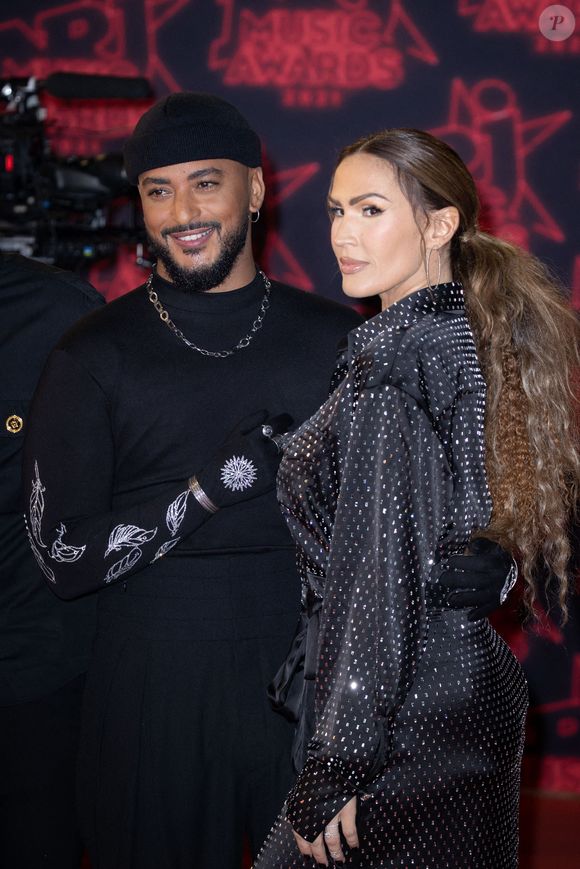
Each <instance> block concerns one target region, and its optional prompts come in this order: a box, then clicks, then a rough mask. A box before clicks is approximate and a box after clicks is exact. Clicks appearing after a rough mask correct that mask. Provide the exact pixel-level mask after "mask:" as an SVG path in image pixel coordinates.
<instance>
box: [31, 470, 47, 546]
mask: <svg viewBox="0 0 580 869" xmlns="http://www.w3.org/2000/svg"><path fill="white" fill-rule="evenodd" d="M34 472H35V474H36V479H34V480H33V481H32V492H31V493H30V526H31V528H30V530H31V533H32V536H33V537H34V540H35V541H36V543H37V545H38V546H42V548H43V549H46V544H45V543H43V542H42V536H41V532H42V517H43V515H44V494H43V493H44V492H45V491H46V489H45V487H44V486H43V485H42V482H41V480H40V474H39V471H38V462H36V461H35V462H34Z"/></svg>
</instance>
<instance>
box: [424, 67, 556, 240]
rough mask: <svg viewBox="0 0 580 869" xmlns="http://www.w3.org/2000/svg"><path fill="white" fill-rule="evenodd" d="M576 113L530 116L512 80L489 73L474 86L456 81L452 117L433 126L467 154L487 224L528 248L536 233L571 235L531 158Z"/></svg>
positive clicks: (553, 237)
mask: <svg viewBox="0 0 580 869" xmlns="http://www.w3.org/2000/svg"><path fill="white" fill-rule="evenodd" d="M571 117H572V113H571V112H569V111H567V110H562V111H558V112H553V113H550V114H549V115H543V116H542V117H538V118H532V119H531V120H524V116H523V111H522V109H521V107H520V106H519V105H518V100H517V96H516V93H515V91H514V89H513V88H512V87H511V85H509V84H508V83H507V82H505V81H501V80H499V79H484V80H483V81H480V82H478V83H477V84H476V85H474V86H473V87H471V88H470V87H468V86H467V85H466V84H465V83H464V82H463V81H462V80H461V79H455V80H454V81H453V83H452V86H451V104H450V109H449V118H448V120H447V123H446V124H445V125H443V126H441V127H438V128H437V129H436V130H431V132H432V133H433V134H434V135H436V136H440V137H441V138H442V139H445V141H447V142H449V144H450V145H452V146H453V147H454V148H456V150H457V151H458V152H459V153H460V154H461V155H462V156H463V158H464V159H465V160H466V163H467V165H468V167H469V169H470V171H471V172H472V174H473V176H474V178H475V180H476V182H477V186H478V190H479V193H480V196H481V200H482V204H483V211H484V213H483V215H482V225H483V226H484V228H486V229H489V230H491V231H492V232H493V233H494V234H495V235H498V236H500V237H501V238H504V239H505V240H506V241H511V242H513V243H514V244H518V245H520V246H521V247H524V248H527V247H529V238H530V235H531V234H533V233H535V234H538V235H541V236H544V237H545V238H549V239H551V240H552V241H556V242H562V241H564V240H565V236H564V233H563V231H562V229H561V228H560V226H559V225H558V223H557V222H556V220H555V218H554V217H553V216H552V215H551V214H550V212H549V211H548V209H547V207H546V205H544V203H543V202H542V200H541V199H540V196H539V195H538V194H537V193H536V191H535V190H534V188H533V186H532V183H531V181H530V178H529V172H528V158H529V157H530V155H531V154H532V153H533V152H534V151H535V150H536V149H537V148H539V147H540V146H541V145H543V144H544V143H545V142H546V140H547V139H549V138H550V137H551V136H553V135H554V134H555V133H556V132H557V131H558V130H559V129H560V127H562V126H563V125H564V124H566V123H567V122H568V121H569V120H570V118H571Z"/></svg>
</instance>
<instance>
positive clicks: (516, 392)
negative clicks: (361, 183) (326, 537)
mask: <svg viewBox="0 0 580 869" xmlns="http://www.w3.org/2000/svg"><path fill="white" fill-rule="evenodd" d="M359 153H364V154H370V155H372V156H374V157H379V158H381V159H382V160H385V161H387V162H388V163H389V164H390V165H391V167H392V168H393V169H394V170H395V172H396V173H397V177H398V181H399V184H400V186H401V189H402V191H403V193H404V194H405V196H406V197H407V199H408V201H409V202H410V204H411V206H412V208H413V210H414V212H415V218H416V220H417V224H418V226H419V227H421V226H424V225H425V221H426V220H427V218H428V216H429V213H430V212H432V211H434V210H437V209H440V208H445V207H446V206H454V207H455V208H456V209H457V211H458V213H459V226H458V229H457V231H456V233H455V235H454V236H453V238H452V240H451V243H450V252H449V253H450V263H451V269H452V274H453V278H454V280H458V281H461V283H462V284H463V287H464V291H465V300H466V307H467V311H468V315H469V318H470V322H471V327H472V330H473V334H474V338H475V342H476V345H477V349H478V354H479V359H480V364H481V367H482V370H483V373H484V376H485V379H486V382H487V405H486V424H485V434H486V450H487V453H486V455H487V459H486V466H487V476H488V484H489V488H490V492H491V496H492V500H493V512H492V519H491V523H490V525H489V527H488V528H487V529H486V530H485V536H488V537H491V538H492V539H494V540H497V541H498V542H500V543H501V544H502V545H504V546H506V547H507V548H509V549H511V550H512V551H514V552H515V553H516V554H517V555H518V557H519V561H520V569H521V574H522V575H523V578H524V581H525V591H524V599H525V603H526V606H527V609H528V611H529V612H530V613H532V612H533V605H534V601H535V598H536V594H537V589H538V583H539V582H540V576H544V577H545V579H544V582H545V584H546V585H547V586H550V585H551V584H552V583H554V584H555V585H556V587H557V596H558V600H559V604H560V607H561V609H562V612H563V616H564V620H565V619H566V616H567V608H566V599H567V595H568V591H569V585H570V580H569V575H568V571H569V563H570V555H571V553H570V524H571V520H572V517H573V516H574V515H575V512H576V508H577V502H578V492H579V485H580V457H579V453H578V429H577V405H576V398H575V395H574V385H575V384H574V380H575V378H576V375H577V371H578V362H579V355H578V320H577V317H576V315H575V313H574V311H573V310H572V308H571V306H570V305H569V303H568V302H567V300H566V297H565V295H564V293H563V291H562V290H561V288H560V287H559V286H558V284H557V283H556V281H555V280H554V279H553V278H552V277H551V276H550V274H549V272H548V271H547V269H546V268H545V267H544V265H543V264H542V263H541V262H540V261H539V260H538V259H537V258H535V257H533V256H531V255H530V254H528V253H526V252H525V251H524V250H521V249H520V248H517V247H515V246H514V245H512V244H508V243H507V242H505V241H501V240H500V239H498V238H494V237H493V236H491V235H488V234H487V233H485V232H481V231H480V230H479V228H478V215H479V207H480V205H479V199H478V196H477V191H476V188H475V183H474V180H473V178H472V176H471V174H470V172H469V171H468V169H467V167H466V166H465V164H464V163H463V161H462V160H461V158H460V157H459V155H458V154H457V153H456V152H455V151H454V150H453V149H452V148H450V147H449V146H448V145H446V144H445V142H442V141H441V140H439V139H436V138H435V137H434V136H431V135H430V134H429V133H426V132H424V131H422V130H415V129H390V130H383V131H380V132H378V133H375V134H373V135H370V136H367V137H365V138H362V139H359V140H358V141H357V142H354V143H353V144H352V145H349V146H348V147H346V148H344V149H343V151H342V152H341V153H340V155H339V158H338V162H337V165H338V164H339V163H341V162H342V161H343V160H344V159H345V158H346V157H349V156H351V155H353V154H359ZM419 216H420V217H421V220H420V219H419Z"/></svg>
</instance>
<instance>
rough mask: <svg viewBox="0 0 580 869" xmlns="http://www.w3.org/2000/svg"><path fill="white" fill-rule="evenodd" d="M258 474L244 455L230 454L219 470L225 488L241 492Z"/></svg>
mask: <svg viewBox="0 0 580 869" xmlns="http://www.w3.org/2000/svg"><path fill="white" fill-rule="evenodd" d="M257 476H258V474H257V471H256V468H255V466H254V464H253V462H251V461H250V460H249V459H246V457H245V456H232V457H231V459H228V460H227V462H226V463H225V465H224V466H223V468H222V471H221V479H222V483H223V484H224V486H225V487H226V489H231V490H232V492H242V491H243V490H244V489H249V487H250V486H251V485H252V484H253V483H254V482H255V481H256V477H257Z"/></svg>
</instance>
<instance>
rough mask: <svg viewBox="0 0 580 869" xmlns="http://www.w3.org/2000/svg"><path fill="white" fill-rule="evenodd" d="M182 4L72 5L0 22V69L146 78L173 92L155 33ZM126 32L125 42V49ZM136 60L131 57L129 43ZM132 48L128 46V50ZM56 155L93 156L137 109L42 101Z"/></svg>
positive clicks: (112, 0) (164, 0)
mask: <svg viewBox="0 0 580 869" xmlns="http://www.w3.org/2000/svg"><path fill="white" fill-rule="evenodd" d="M188 2H189V0H73V2H69V3H60V4H57V5H55V6H53V7H51V8H49V9H46V10H44V11H42V12H39V13H38V14H36V15H34V16H33V17H31V18H30V19H26V20H25V19H24V18H19V17H16V16H15V17H12V18H9V19H6V20H4V21H0V58H2V59H1V61H0V72H1V74H2V75H3V76H4V77H6V78H10V77H17V76H27V77H28V76H34V77H36V78H38V79H42V78H46V77H47V76H48V75H49V74H50V73H51V72H55V71H60V72H83V73H95V74H103V73H106V74H109V75H125V76H136V75H142V76H146V77H147V78H148V79H149V80H150V81H151V82H152V83H153V84H154V85H158V86H159V90H160V91H164V90H179V85H178V83H177V82H176V81H175V79H174V78H173V76H172V75H171V73H170V72H169V70H168V69H167V67H166V66H165V64H164V63H163V61H162V60H161V58H160V56H159V52H158V47H157V38H158V32H159V31H160V30H161V29H162V28H163V26H164V25H165V24H166V23H167V21H168V20H169V19H171V18H173V17H174V16H175V15H176V14H177V13H178V12H179V11H181V9H183V8H184V7H186V6H187V5H188ZM129 35H130V45H129ZM135 45H137V46H139V50H140V51H142V53H143V56H142V57H140V56H134V57H131V53H132V51H133V48H132V47H133V46H135ZM130 46H131V47H130ZM43 102H45V103H46V105H47V107H48V117H49V119H50V120H51V121H53V122H55V123H54V128H55V136H54V137H53V139H54V141H55V143H56V144H58V150H59V151H60V152H61V153H78V154H84V155H87V156H89V155H91V154H97V153H99V152H100V151H101V150H103V145H104V142H106V141H107V140H111V139H124V138H126V136H127V135H129V133H130V132H131V130H132V129H133V127H134V126H135V123H136V122H137V120H138V118H139V117H140V115H141V114H142V113H143V106H139V105H135V104H127V103H121V102H119V103H118V104H117V105H114V104H113V103H106V104H105V103H98V102H97V103H92V104H89V103H87V102H84V103H79V104H77V105H73V104H70V103H62V102H58V104H56V105H55V104H54V103H53V101H51V100H50V99H49V98H47V99H46V100H44V99H43Z"/></svg>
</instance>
